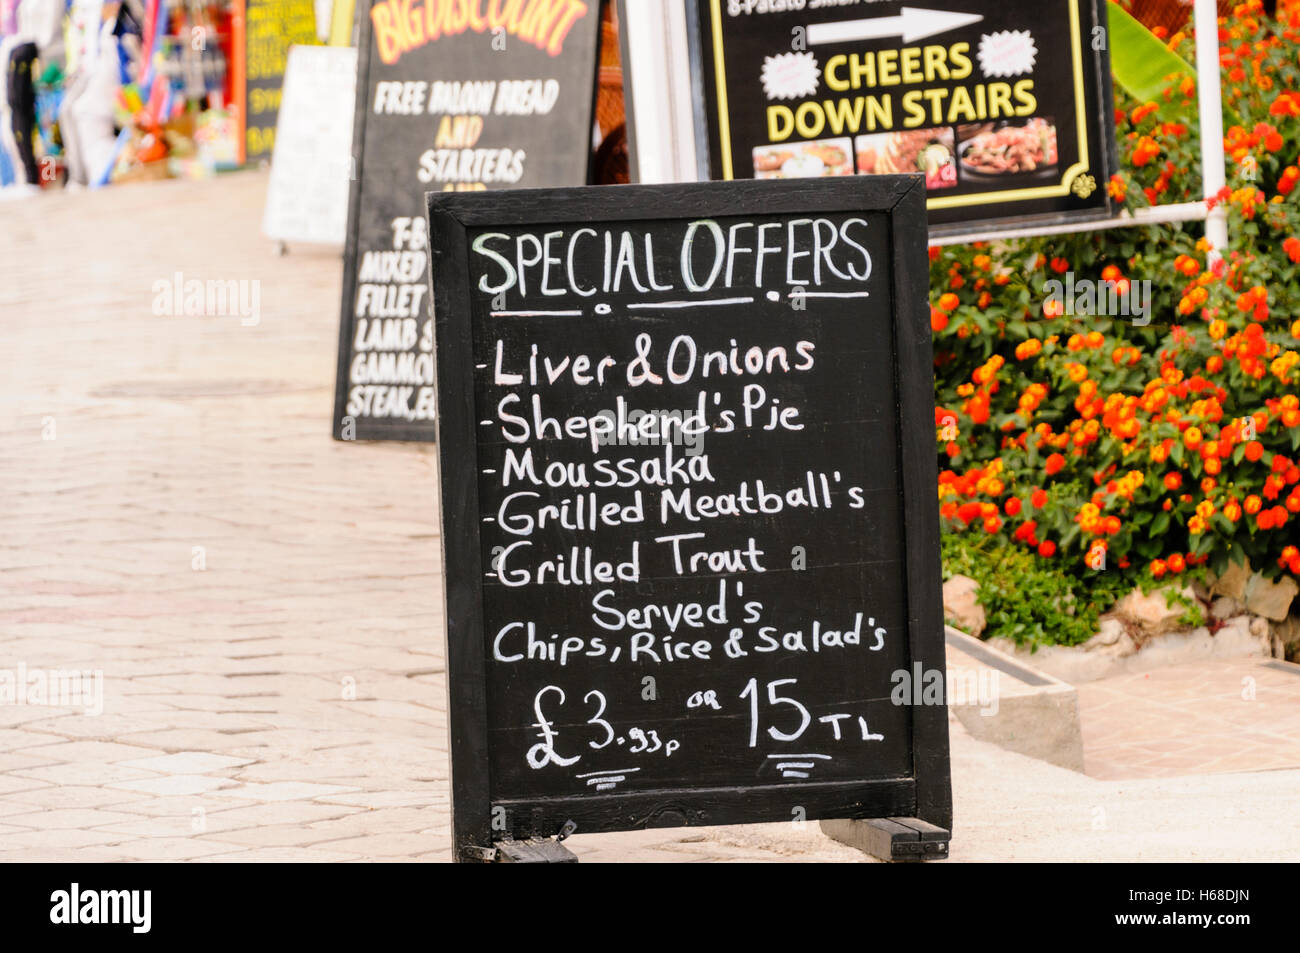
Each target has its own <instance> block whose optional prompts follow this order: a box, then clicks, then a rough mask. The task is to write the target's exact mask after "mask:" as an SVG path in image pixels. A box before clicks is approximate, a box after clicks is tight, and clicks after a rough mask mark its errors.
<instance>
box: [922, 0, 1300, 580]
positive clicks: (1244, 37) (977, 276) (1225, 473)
mask: <svg viewBox="0 0 1300 953" xmlns="http://www.w3.org/2000/svg"><path fill="white" fill-rule="evenodd" d="M1219 23H1220V29H1219V32H1220V40H1221V44H1222V47H1221V59H1222V68H1223V92H1224V108H1225V114H1226V115H1227V116H1228V118H1227V124H1228V129H1227V132H1226V134H1225V137H1224V149H1225V151H1226V153H1227V158H1228V163H1227V164H1228V181H1229V184H1228V186H1227V187H1226V188H1225V189H1223V190H1222V192H1220V194H1219V195H1217V196H1215V197H1214V199H1213V200H1212V201H1213V203H1214V204H1215V205H1222V207H1224V208H1226V210H1227V213H1228V217H1229V232H1230V236H1231V239H1230V247H1229V248H1226V249H1220V250H1219V251H1220V252H1221V253H1222V256H1223V257H1222V258H1220V259H1218V260H1216V261H1214V263H1213V264H1211V260H1212V259H1211V258H1210V256H1208V254H1207V253H1208V252H1209V251H1210V248H1209V246H1208V244H1207V242H1206V240H1205V238H1204V225H1203V223H1201V222H1190V223H1184V224H1181V225H1164V226H1151V227H1141V228H1121V229H1112V230H1107V231H1098V232H1091V233H1078V234H1073V235H1066V236H1049V237H1043V238H1035V239H1029V240H1015V241H1006V242H998V243H994V244H991V245H984V244H978V243H977V244H974V245H967V246H948V247H944V248H936V249H931V253H930V262H931V264H930V269H931V273H930V279H931V281H930V286H931V289H932V290H931V293H932V305H931V326H932V328H933V331H934V339H935V373H936V404H937V408H938V409H937V410H936V411H935V428H936V436H937V439H938V447H939V452H940V470H941V474H940V477H939V498H940V513H941V516H942V520H943V525H944V530H945V532H947V533H951V534H975V535H977V536H978V537H979V538H980V540H981V542H980V545H981V546H983V545H984V544H985V543H986V542H987V543H989V544H993V545H1002V544H1006V545H1014V546H1016V547H1020V548H1021V549H1022V551H1024V552H1026V553H1029V552H1032V553H1033V554H1035V557H1036V558H1037V559H1038V560H1048V561H1052V562H1053V563H1055V564H1059V565H1060V566H1061V568H1062V569H1065V570H1066V572H1067V575H1073V576H1076V577H1082V578H1084V579H1087V578H1089V577H1090V576H1091V574H1092V573H1094V572H1097V571H1101V570H1103V569H1104V570H1106V571H1107V573H1108V576H1107V580H1108V587H1109V584H1110V582H1111V581H1113V580H1114V579H1115V578H1118V579H1120V580H1123V581H1127V582H1128V583H1129V584H1133V583H1140V584H1147V585H1149V584H1150V583H1151V581H1152V580H1153V579H1171V578H1176V577H1181V576H1183V575H1184V574H1186V573H1190V572H1192V571H1194V568H1195V567H1200V566H1203V565H1204V566H1207V567H1209V568H1211V569H1213V570H1214V571H1216V572H1222V571H1223V570H1225V569H1226V568H1227V566H1228V564H1229V562H1238V563H1240V562H1243V561H1244V560H1246V559H1247V558H1249V560H1250V563H1251V565H1252V567H1253V568H1255V569H1258V570H1260V571H1263V572H1265V573H1266V574H1268V575H1270V576H1277V575H1278V574H1280V573H1283V572H1287V573H1290V574H1292V575H1297V576H1300V397H1298V396H1297V392H1298V391H1300V207H1298V204H1297V203H1300V194H1297V189H1296V186H1297V183H1298V181H1300V165H1298V160H1300V121H1298V120H1300V92H1297V90H1300V0H1291V2H1286V0H1284V2H1282V3H1280V4H1279V12H1278V18H1277V20H1272V19H1270V18H1268V17H1266V16H1264V15H1263V13H1262V10H1261V6H1260V3H1259V0H1249V2H1247V3H1244V4H1242V5H1240V6H1238V7H1237V8H1236V9H1235V10H1234V11H1233V13H1232V15H1231V16H1230V17H1227V18H1224V19H1221V20H1220V21H1219ZM1168 43H1169V46H1170V48H1171V49H1173V50H1174V51H1175V52H1178V53H1180V54H1181V55H1182V56H1183V57H1184V58H1187V59H1190V58H1191V57H1192V56H1193V50H1192V44H1191V42H1190V40H1189V39H1188V38H1187V37H1185V36H1183V35H1181V34H1177V35H1175V36H1173V37H1169V38H1168ZM1195 99H1196V90H1195V85H1194V83H1192V82H1191V81H1189V80H1186V79H1182V80H1180V81H1177V82H1171V84H1170V87H1169V88H1167V89H1166V91H1165V97H1164V101H1163V102H1161V103H1154V102H1153V103H1139V102H1135V101H1132V100H1130V99H1127V98H1126V97H1125V96H1124V95H1123V94H1122V93H1120V92H1118V91H1117V98H1116V120H1117V124H1118V126H1117V134H1118V138H1119V143H1120V157H1121V164H1122V165H1123V166H1124V171H1123V172H1122V173H1121V174H1119V175H1117V176H1115V177H1114V178H1112V180H1111V181H1110V182H1109V183H1108V188H1109V190H1110V194H1111V195H1112V196H1114V197H1115V198H1116V199H1117V200H1118V201H1119V202H1121V203H1123V204H1124V205H1126V206H1128V207H1130V208H1137V207H1141V206H1145V205H1156V204H1167V203H1172V202H1184V201H1195V200H1197V199H1199V198H1200V194H1199V193H1200V169H1199V165H1200V162H1199V148H1200V146H1199V142H1198V141H1197V131H1196V124H1195V122H1194V121H1192V120H1190V119H1189V118H1188V119H1184V120H1182V121H1179V120H1178V119H1171V118H1169V117H1170V116H1174V117H1179V116H1180V115H1181V116H1182V117H1191V116H1193V115H1194V109H1195ZM1067 272H1072V273H1073V276H1074V279H1075V280H1078V279H1080V278H1088V279H1093V280H1096V281H1099V282H1101V283H1104V285H1103V287H1106V286H1109V287H1111V288H1114V289H1115V290H1116V291H1117V292H1118V293H1121V294H1127V292H1128V291H1129V290H1130V283H1131V282H1136V281H1143V280H1145V281H1150V282H1151V289H1150V290H1151V301H1150V311H1149V312H1148V314H1149V317H1150V320H1149V322H1143V321H1141V320H1139V321H1134V320H1133V319H1132V318H1130V317H1122V316H1112V317H1106V316H1088V315H1066V314H1065V313H1063V312H1064V310H1065V309H1064V308H1063V306H1062V304H1061V302H1060V300H1059V299H1053V298H1052V297H1050V296H1049V295H1048V293H1047V290H1046V288H1045V286H1046V284H1047V282H1048V281H1051V280H1053V279H1056V280H1058V281H1059V280H1060V279H1062V277H1063V276H1064V275H1065V273H1067ZM985 537H993V539H988V540H986V539H985ZM969 542H970V544H971V545H972V546H973V545H975V539H973V538H971V539H970V540H969ZM948 548H949V547H946V550H947V549H948ZM950 571H951V570H950ZM1092 578H1094V579H1095V578H1096V577H1092Z"/></svg>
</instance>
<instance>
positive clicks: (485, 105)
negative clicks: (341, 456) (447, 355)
mask: <svg viewBox="0 0 1300 953" xmlns="http://www.w3.org/2000/svg"><path fill="white" fill-rule="evenodd" d="M358 10H359V11H360V14H359V15H360V17H361V29H360V31H359V34H360V36H359V46H358V49H359V51H360V56H361V59H360V64H359V67H358V74H357V101H356V119H355V121H354V124H353V146H352V155H353V163H354V166H355V173H356V174H355V178H354V180H353V183H352V192H351V199H350V207H349V214H348V243H347V249H346V251H345V253H344V276H343V303H342V316H341V319H340V322H339V323H340V329H339V367H338V381H337V385H336V391H335V409H334V425H333V426H334V435H335V437H337V438H339V439H345V440H351V439H355V440H426V441H427V440H432V439H433V436H434V423H433V419H434V403H435V402H434V390H433V337H432V330H433V329H432V321H431V318H430V314H431V312H430V310H429V299H428V296H427V293H428V283H427V280H426V274H427V271H428V264H427V262H428V242H427V235H426V232H425V218H424V213H423V201H422V199H423V195H424V193H425V192H427V191H435V192H436V191H443V190H446V191H478V190H495V189H512V188H524V187H528V186H555V185H581V184H583V183H585V182H586V181H587V165H588V160H589V159H590V155H591V141H592V109H593V103H594V99H595V76H596V56H597V41H598V37H599V26H600V16H599V14H600V9H599V4H598V3H597V2H596V0H591V2H589V3H584V2H579V0H520V2H517V3H506V4H496V3H485V2H479V0H476V2H471V3H468V4H459V5H458V4H451V3H443V2H434V0H425V2H420V0H416V2H415V3H411V2H399V0H382V2H377V3H373V4H370V5H367V4H365V3H362V4H361V5H359V7H358Z"/></svg>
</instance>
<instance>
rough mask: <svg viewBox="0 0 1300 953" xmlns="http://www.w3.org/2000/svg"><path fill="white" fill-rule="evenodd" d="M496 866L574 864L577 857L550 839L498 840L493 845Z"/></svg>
mask: <svg viewBox="0 0 1300 953" xmlns="http://www.w3.org/2000/svg"><path fill="white" fill-rule="evenodd" d="M494 846H495V847H496V856H495V857H494V858H493V862H494V863H498V864H576V863H577V862H578V855H577V854H575V853H573V851H571V850H569V848H567V847H565V846H564V845H563V844H561V843H560V842H559V841H557V840H553V839H552V838H550V837H530V838H528V839H527V840H509V839H507V840H499V841H497V842H496V844H495V845H494Z"/></svg>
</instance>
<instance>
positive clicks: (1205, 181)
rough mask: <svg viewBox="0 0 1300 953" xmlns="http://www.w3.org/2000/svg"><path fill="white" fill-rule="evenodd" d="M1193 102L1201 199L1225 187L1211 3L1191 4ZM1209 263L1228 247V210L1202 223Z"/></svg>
mask: <svg viewBox="0 0 1300 953" xmlns="http://www.w3.org/2000/svg"><path fill="white" fill-rule="evenodd" d="M1192 18H1193V22H1194V23H1195V25H1196V98H1197V105H1198V107H1199V111H1200V123H1201V178H1202V188H1203V190H1204V193H1205V197H1206V198H1207V199H1208V198H1209V197H1210V196H1212V195H1214V194H1216V193H1217V192H1218V191H1219V190H1220V189H1222V188H1223V187H1224V185H1226V184H1227V175H1226V173H1225V170H1224V157H1223V91H1222V90H1221V89H1220V86H1219V10H1218V6H1217V5H1216V3H1215V0H1195V6H1194V7H1193V8H1192ZM1205 237H1206V238H1207V239H1208V240H1209V242H1210V254H1209V255H1208V259H1209V261H1210V262H1211V263H1213V262H1214V261H1216V260H1217V259H1219V258H1221V257H1222V256H1223V252H1224V251H1225V250H1226V249H1227V247H1228V210H1227V209H1226V208H1224V207H1223V206H1222V205H1219V206H1216V207H1215V209H1214V210H1213V211H1211V212H1210V213H1209V215H1208V216H1207V217H1206V219H1205Z"/></svg>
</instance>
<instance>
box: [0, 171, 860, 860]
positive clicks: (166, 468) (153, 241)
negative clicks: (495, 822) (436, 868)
mask: <svg viewBox="0 0 1300 953" xmlns="http://www.w3.org/2000/svg"><path fill="white" fill-rule="evenodd" d="M265 188H266V177H265V176H264V175H261V174H238V175H231V176H227V177H224V178H222V179H219V180H217V181H212V182H199V183H186V182H168V183H157V184H150V185H143V186H122V187H118V188H112V189H106V190H103V191H101V192H97V193H85V192H83V193H77V194H67V193H64V194H51V195H41V196H36V197H33V198H32V199H29V200H26V201H22V202H8V203H5V204H4V206H3V207H2V210H3V216H4V223H5V228H4V230H3V231H4V235H3V238H0V329H2V330H0V334H2V335H3V337H2V338H0V344H2V346H3V348H4V352H5V358H4V362H3V367H4V375H3V381H2V382H0V446H2V447H3V450H0V494H2V495H3V499H4V502H5V506H4V523H3V534H0V670H9V671H18V667H19V666H20V665H21V666H25V667H26V670H27V671H28V672H49V671H53V670H69V671H70V670H77V671H93V672H102V678H103V682H102V699H103V700H102V713H99V714H95V715H91V714H87V713H86V711H85V706H80V707H78V706H72V705H64V706H57V705H55V706H51V705H29V704H0V835H3V836H0V858H12V859H22V860H59V859H77V860H211V861H227V860H236V861H253V860H274V861H289V860H320V861H344V860H411V859H419V860H447V859H449V856H450V852H449V839H450V834H449V829H448V823H449V807H448V787H447V747H446V710H445V695H444V685H443V660H442V644H441V643H442V634H441V624H442V605H441V602H442V593H441V579H440V575H439V574H440V571H441V565H440V552H439V523H438V509H437V503H438V501H437V468H436V457H435V453H434V448H433V447H432V446H419V445H411V444H404V445H398V444H352V445H348V444H340V443H336V442H335V441H334V440H332V439H331V438H330V433H329V417H330V413H331V411H332V399H333V379H334V368H335V360H336V357H335V355H336V345H337V334H338V331H337V328H338V294H339V286H340V281H341V274H342V272H341V262H340V258H339V255H338V253H337V252H330V251H328V250H324V249H315V250H313V249H309V248H293V249H291V250H290V253H289V255H288V256H286V257H282V258H280V257H276V256H275V255H274V254H272V245H271V243H270V242H269V241H267V240H266V239H265V238H263V237H262V236H261V235H260V233H259V225H260V221H261V214H262V207H263V201H264V196H265ZM177 273H179V275H180V276H181V278H180V279H179V280H181V281H187V280H191V279H199V280H203V281H206V280H232V279H233V280H236V281H248V282H256V283H257V285H256V288H257V291H258V299H257V304H258V312H259V313H258V314H257V315H256V317H257V318H258V320H257V321H256V323H254V322H253V317H254V316H253V315H252V314H251V313H250V314H249V317H248V319H247V321H245V320H244V319H242V318H241V317H240V316H239V315H238V314H235V315H232V316H228V317H219V316H207V317H203V316H195V315H191V316H186V315H185V314H183V313H180V314H157V313H155V310H157V309H156V307H155V305H156V304H159V303H160V302H158V301H157V300H156V299H157V298H158V297H159V295H158V293H157V292H158V291H159V290H161V289H155V287H154V286H155V283H156V282H164V283H171V282H174V281H176V280H177V278H176V276H177ZM248 287H249V288H250V289H251V288H252V287H253V286H251V285H250V286H248ZM247 300H248V302H249V303H251V302H252V300H253V299H252V298H251V297H250V298H248V299H247ZM161 303H162V304H165V302H161ZM182 304H183V302H182ZM249 310H250V312H251V309H249ZM733 840H734V838H733ZM805 841H806V843H805ZM598 843H599V845H600V848H599V849H600V851H602V852H603V853H604V854H605V856H618V857H619V858H620V859H628V858H640V859H667V860H707V859H729V858H731V857H733V856H735V855H736V851H737V848H735V847H734V846H731V845H730V844H729V843H725V842H717V843H714V842H712V841H709V840H708V835H707V834H700V833H699V832H698V831H690V832H657V833H652V834H639V835H627V836H626V837H622V835H619V836H618V837H612V838H610V837H607V838H602V839H600V840H599V842H598ZM794 844H795V845H796V846H794V847H792V846H791V844H790V843H783V844H782V845H780V846H779V848H774V849H771V850H768V849H766V848H764V847H762V846H759V847H750V848H748V849H747V853H746V855H747V856H749V857H752V858H761V857H763V856H764V855H768V856H771V857H773V858H777V857H786V856H790V855H793V854H800V853H802V854H807V855H809V856H810V857H811V856H843V857H849V858H853V857H856V855H855V854H853V853H852V852H850V851H847V850H842V849H840V848H839V847H838V846H836V845H834V844H833V843H831V842H830V841H827V840H825V839H824V838H821V837H820V835H817V834H816V833H815V826H814V825H808V836H807V837H806V838H803V839H802V840H801V839H799V838H796V839H795V841H794ZM809 844H811V845H812V846H811V847H810V846H809ZM817 851H821V853H820V854H819V853H817Z"/></svg>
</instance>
